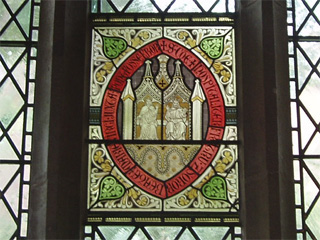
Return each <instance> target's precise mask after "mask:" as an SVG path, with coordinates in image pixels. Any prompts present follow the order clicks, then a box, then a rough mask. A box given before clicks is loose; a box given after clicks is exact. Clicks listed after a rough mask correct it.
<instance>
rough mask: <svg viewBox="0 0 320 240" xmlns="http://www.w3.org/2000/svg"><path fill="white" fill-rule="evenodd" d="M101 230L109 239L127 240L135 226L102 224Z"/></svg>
mask: <svg viewBox="0 0 320 240" xmlns="http://www.w3.org/2000/svg"><path fill="white" fill-rule="evenodd" d="M98 228H99V230H100V232H101V233H102V234H103V235H104V236H105V237H106V238H109V239H117V240H126V239H127V238H128V237H129V236H130V234H131V233H132V231H133V230H134V227H129V226H100V227H98Z"/></svg>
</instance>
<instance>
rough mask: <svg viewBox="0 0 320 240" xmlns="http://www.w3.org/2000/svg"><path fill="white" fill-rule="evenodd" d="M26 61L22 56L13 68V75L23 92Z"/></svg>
mask: <svg viewBox="0 0 320 240" xmlns="http://www.w3.org/2000/svg"><path fill="white" fill-rule="evenodd" d="M26 66H27V62H26V58H25V57H23V58H22V60H21V61H20V62H19V64H18V65H17V66H16V67H15V69H14V70H13V72H12V73H13V76H14V78H15V80H16V81H17V83H18V84H19V87H20V90H21V91H22V92H23V93H25V88H26V70H27V68H26Z"/></svg>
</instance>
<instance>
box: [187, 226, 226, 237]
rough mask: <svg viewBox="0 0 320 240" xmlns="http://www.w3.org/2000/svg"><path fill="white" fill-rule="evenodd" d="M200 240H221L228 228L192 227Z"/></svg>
mask: <svg viewBox="0 0 320 240" xmlns="http://www.w3.org/2000/svg"><path fill="white" fill-rule="evenodd" d="M193 230H194V231H195V232H196V233H197V235H198V236H199V237H200V239H208V240H209V239H223V237H224V236H225V235H226V233H227V232H228V230H229V228H228V227H193Z"/></svg>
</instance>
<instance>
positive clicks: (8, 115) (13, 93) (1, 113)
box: [0, 79, 24, 127]
mask: <svg viewBox="0 0 320 240" xmlns="http://www.w3.org/2000/svg"><path fill="white" fill-rule="evenodd" d="M23 103H24V101H23V99H22V97H21V95H20V94H19V92H18V91H17V89H16V88H15V86H14V85H13V83H12V81H11V80H10V79H7V80H6V81H5V83H4V84H3V85H2V86H1V87H0V121H1V123H2V124H3V125H4V127H7V126H8V125H9V124H10V123H11V121H12V119H13V118H14V117H15V116H16V114H17V112H18V111H19V109H20V108H21V107H22V105H23Z"/></svg>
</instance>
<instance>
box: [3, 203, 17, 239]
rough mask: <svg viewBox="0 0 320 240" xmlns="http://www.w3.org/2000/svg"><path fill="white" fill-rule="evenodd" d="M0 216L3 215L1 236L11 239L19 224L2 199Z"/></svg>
mask: <svg viewBox="0 0 320 240" xmlns="http://www.w3.org/2000/svg"><path fill="white" fill-rule="evenodd" d="M0 216H1V221H0V238H1V239H11V236H12V235H13V233H14V231H15V230H16V228H17V226H16V224H15V222H14V220H13V219H12V217H11V215H10V213H9V212H8V209H7V208H6V206H5V205H4V203H3V201H2V200H1V199H0Z"/></svg>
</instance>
